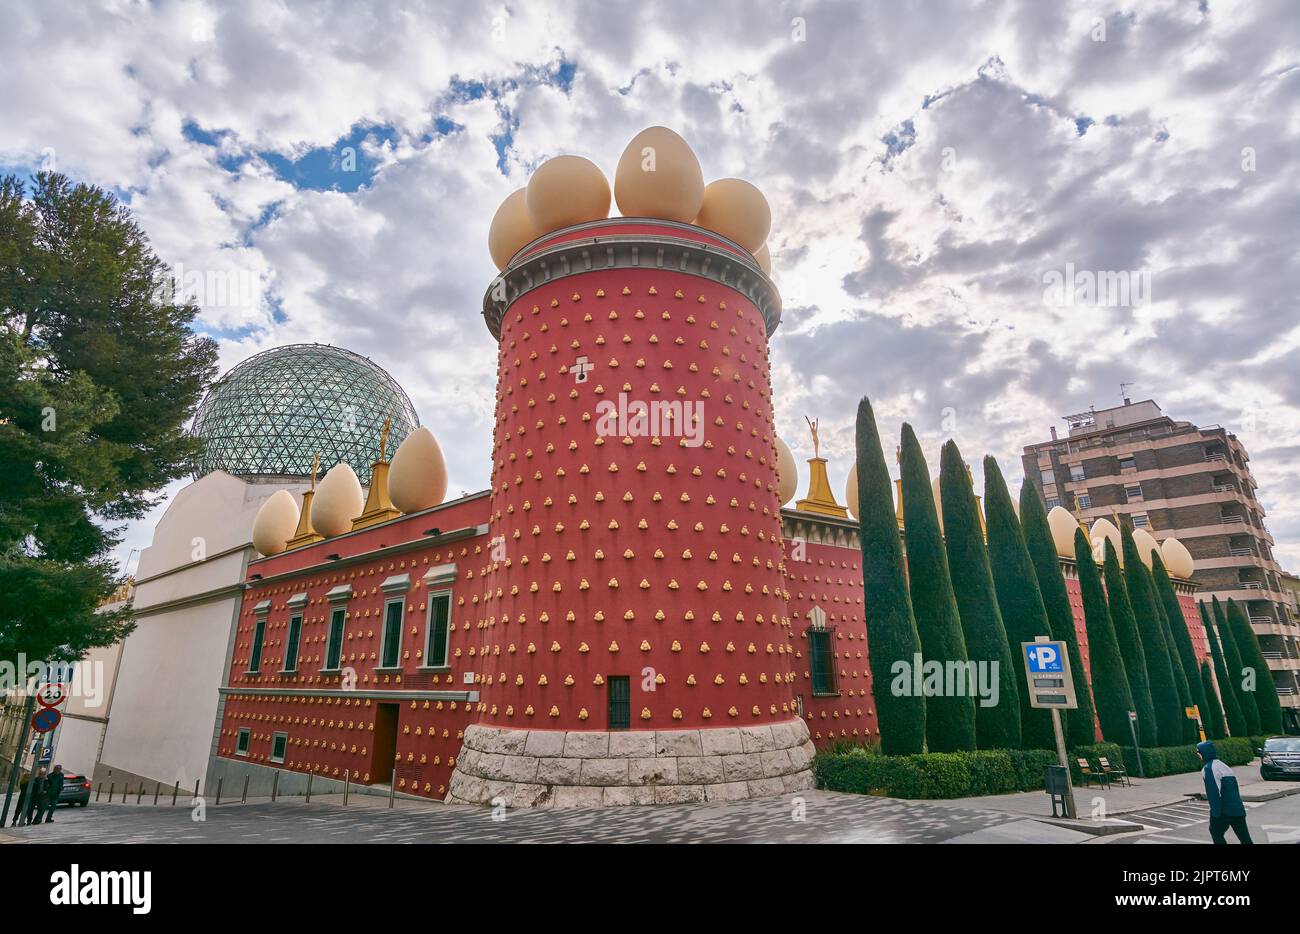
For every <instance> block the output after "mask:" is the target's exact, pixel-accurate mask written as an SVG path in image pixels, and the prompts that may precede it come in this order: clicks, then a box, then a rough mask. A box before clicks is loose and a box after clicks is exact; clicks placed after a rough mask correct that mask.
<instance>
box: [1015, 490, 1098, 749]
mask: <svg viewBox="0 0 1300 934" xmlns="http://www.w3.org/2000/svg"><path fill="white" fill-rule="evenodd" d="M1020 530H1021V532H1022V533H1024V536H1025V547H1026V548H1028V549H1029V558H1030V560H1031V561H1033V563H1034V574H1035V576H1036V577H1037V578H1038V590H1039V592H1040V593H1042V595H1043V607H1044V608H1045V609H1046V610H1047V622H1048V623H1049V624H1050V625H1051V627H1052V635H1053V637H1054V638H1057V639H1060V640H1062V641H1063V642H1064V643H1065V645H1066V648H1067V649H1068V650H1069V654H1070V670H1071V671H1075V672H1078V674H1077V675H1075V678H1074V690H1075V693H1076V694H1077V695H1078V700H1079V706H1078V707H1075V708H1074V709H1073V710H1067V711H1065V714H1064V716H1065V733H1066V736H1067V737H1068V738H1069V740H1070V742H1071V743H1073V744H1074V745H1079V746H1083V745H1087V744H1088V743H1091V742H1092V741H1093V740H1094V739H1095V738H1096V727H1095V726H1094V723H1095V722H1096V721H1095V716H1094V712H1093V703H1092V688H1091V686H1090V685H1089V684H1088V679H1087V678H1085V677H1084V669H1083V656H1082V655H1081V654H1080V652H1079V633H1078V631H1077V630H1076V628H1075V625H1074V611H1073V610H1072V609H1071V607H1070V594H1069V592H1068V591H1067V590H1066V589H1065V575H1064V574H1062V573H1061V559H1060V556H1058V555H1057V553H1056V542H1055V541H1054V540H1053V539H1052V529H1051V527H1050V526H1049V525H1048V524H1047V513H1046V512H1044V511H1043V501H1042V500H1041V499H1039V497H1038V488H1037V487H1036V486H1034V481H1033V480H1032V479H1030V478H1029V477H1025V482H1024V483H1023V484H1022V485H1021V487H1020Z"/></svg>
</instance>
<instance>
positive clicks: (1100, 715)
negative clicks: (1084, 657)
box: [1074, 529, 1137, 746]
mask: <svg viewBox="0 0 1300 934" xmlns="http://www.w3.org/2000/svg"><path fill="white" fill-rule="evenodd" d="M1074 557H1075V566H1076V567H1077V568H1078V569H1079V593H1080V596H1082V598H1083V619H1084V626H1085V627H1086V630H1087V633H1088V657H1089V662H1090V665H1091V669H1090V671H1089V675H1090V678H1089V679H1087V680H1090V681H1091V682H1092V696H1093V699H1094V700H1095V701H1096V702H1097V721H1098V723H1100V724H1101V735H1102V736H1103V737H1104V738H1105V739H1107V740H1109V741H1110V742H1112V743H1114V742H1120V741H1122V740H1124V739H1125V738H1127V737H1128V735H1129V723H1128V712H1129V711H1130V710H1136V709H1137V708H1136V707H1134V706H1133V691H1132V689H1131V688H1130V687H1129V681H1128V675H1127V673H1126V672H1125V671H1124V657H1123V655H1122V654H1121V652H1120V648H1119V641H1118V640H1117V639H1116V637H1115V626H1114V624H1113V623H1112V621H1111V618H1110V607H1109V606H1108V605H1107V603H1106V593H1105V591H1103V590H1102V588H1101V577H1100V576H1099V575H1098V574H1097V565H1096V563H1094V562H1093V560H1092V549H1091V548H1090V547H1088V539H1087V538H1085V537H1084V535H1083V529H1075V532H1074ZM1075 680H1076V681H1080V680H1085V679H1082V678H1075ZM1076 745H1077V746H1086V745H1088V744H1087V743H1079V742H1077V741H1076Z"/></svg>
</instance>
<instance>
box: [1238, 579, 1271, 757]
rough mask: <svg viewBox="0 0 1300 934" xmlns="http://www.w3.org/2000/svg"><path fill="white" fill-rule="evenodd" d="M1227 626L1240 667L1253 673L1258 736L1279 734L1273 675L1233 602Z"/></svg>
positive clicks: (1243, 616) (1244, 619)
mask: <svg viewBox="0 0 1300 934" xmlns="http://www.w3.org/2000/svg"><path fill="white" fill-rule="evenodd" d="M1227 616H1228V625H1229V626H1230V627H1231V628H1232V637H1233V638H1234V639H1236V640H1237V651H1238V652H1240V653H1241V663H1242V664H1243V665H1244V666H1245V667H1246V668H1247V669H1251V668H1253V669H1255V690H1254V692H1253V693H1254V696H1255V707H1256V709H1257V710H1258V711H1259V729H1260V732H1261V733H1265V734H1272V733H1281V732H1282V704H1281V703H1280V702H1279V701H1278V699H1277V686H1276V684H1275V682H1274V681H1273V673H1272V672H1271V671H1269V669H1268V662H1267V661H1265V660H1264V653H1263V651H1262V650H1261V649H1260V647H1259V638H1258V637H1257V636H1256V635H1255V630H1253V629H1251V628H1250V620H1249V619H1247V618H1246V614H1245V612H1244V611H1243V610H1242V609H1241V604H1239V603H1237V601H1236V600H1229V601H1228V613H1227Z"/></svg>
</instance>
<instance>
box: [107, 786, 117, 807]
mask: <svg viewBox="0 0 1300 934" xmlns="http://www.w3.org/2000/svg"><path fill="white" fill-rule="evenodd" d="M116 784H117V782H109V783H108V803H109V804H112V803H113V786H114V785H116Z"/></svg>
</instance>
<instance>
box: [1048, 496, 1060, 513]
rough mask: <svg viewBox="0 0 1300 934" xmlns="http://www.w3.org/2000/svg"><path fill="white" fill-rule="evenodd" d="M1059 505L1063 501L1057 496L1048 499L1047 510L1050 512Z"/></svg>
mask: <svg viewBox="0 0 1300 934" xmlns="http://www.w3.org/2000/svg"><path fill="white" fill-rule="evenodd" d="M1059 505H1061V500H1060V499H1059V498H1058V497H1055V496H1049V497H1047V508H1048V509H1049V510H1051V509H1055V508H1056V507H1057V506H1059Z"/></svg>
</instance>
